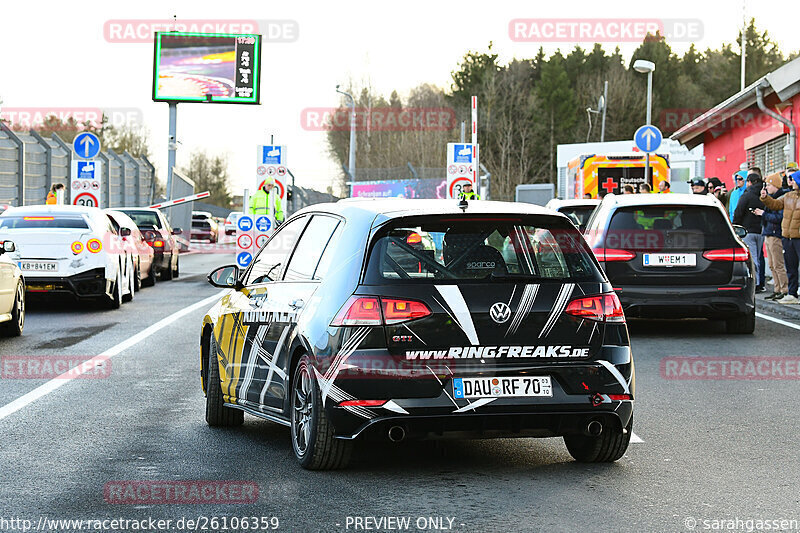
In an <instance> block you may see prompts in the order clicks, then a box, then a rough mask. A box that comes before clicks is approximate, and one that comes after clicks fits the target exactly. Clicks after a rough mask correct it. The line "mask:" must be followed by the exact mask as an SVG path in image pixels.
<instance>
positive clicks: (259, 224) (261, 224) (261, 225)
mask: <svg viewBox="0 0 800 533" xmlns="http://www.w3.org/2000/svg"><path fill="white" fill-rule="evenodd" d="M271 227H272V221H271V220H270V219H269V217H265V216H263V215H262V216H260V217H258V218H257V219H256V229H257V230H258V231H261V232H264V231H269V228H271Z"/></svg>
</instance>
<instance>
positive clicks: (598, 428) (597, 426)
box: [586, 420, 603, 437]
mask: <svg viewBox="0 0 800 533" xmlns="http://www.w3.org/2000/svg"><path fill="white" fill-rule="evenodd" d="M602 432H603V424H601V423H600V422H599V421H598V420H592V421H591V422H589V423H588V424H587V425H586V434H587V435H589V436H590V437H599V436H600V434H601V433H602Z"/></svg>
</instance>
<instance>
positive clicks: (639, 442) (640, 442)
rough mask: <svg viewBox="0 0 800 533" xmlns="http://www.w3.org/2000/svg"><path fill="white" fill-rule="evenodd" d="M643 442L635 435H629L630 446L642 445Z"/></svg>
mask: <svg viewBox="0 0 800 533" xmlns="http://www.w3.org/2000/svg"><path fill="white" fill-rule="evenodd" d="M643 442H644V441H643V440H642V438H641V437H640V436H639V435H637V434H636V433H631V444H642V443H643Z"/></svg>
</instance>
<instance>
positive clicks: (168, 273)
mask: <svg viewBox="0 0 800 533" xmlns="http://www.w3.org/2000/svg"><path fill="white" fill-rule="evenodd" d="M171 279H172V256H170V257H169V262H168V263H167V266H165V267H164V270H162V271H161V281H169V280H171Z"/></svg>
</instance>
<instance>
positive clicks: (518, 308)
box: [200, 199, 634, 469]
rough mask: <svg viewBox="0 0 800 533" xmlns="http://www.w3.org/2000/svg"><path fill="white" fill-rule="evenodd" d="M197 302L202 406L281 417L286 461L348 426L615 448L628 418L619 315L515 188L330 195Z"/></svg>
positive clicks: (568, 235)
mask: <svg viewBox="0 0 800 533" xmlns="http://www.w3.org/2000/svg"><path fill="white" fill-rule="evenodd" d="M209 281H210V282H211V283H212V284H213V285H215V286H218V287H223V288H227V289H229V290H227V291H226V292H225V293H224V295H223V296H222V297H221V298H220V301H219V302H218V303H217V304H216V305H214V307H213V308H212V309H211V310H210V311H209V312H208V314H207V315H206V316H205V318H204V321H203V324H202V331H201V339H200V343H201V357H200V364H201V375H202V382H203V388H204V391H205V393H206V420H207V422H208V423H209V424H210V425H212V426H233V425H238V424H241V423H242V421H243V414H244V413H249V414H250V415H254V416H257V417H262V418H266V419H268V420H271V421H274V422H276V423H279V424H284V425H286V426H289V428H290V430H289V431H290V435H291V442H292V446H293V449H294V453H295V455H296V457H297V460H298V461H299V463H300V464H301V465H302V466H303V467H305V468H309V469H330V468H340V467H343V466H344V465H345V464H346V463H347V461H348V458H349V455H350V451H351V448H352V445H353V441H354V440H355V439H382V440H389V441H402V440H404V439H431V438H487V437H563V438H564V441H565V443H566V446H567V449H568V450H569V452H570V453H571V454H572V456H573V457H574V458H575V459H576V460H578V461H585V462H609V461H615V460H617V459H619V458H620V457H622V455H623V454H624V453H625V450H626V449H627V447H628V443H629V441H630V438H631V428H632V424H633V399H634V368H633V359H632V357H631V350H630V343H629V339H628V331H627V327H626V324H625V317H624V315H623V312H622V307H621V305H620V302H619V299H618V298H617V295H616V294H615V293H614V290H613V288H612V286H611V285H610V284H609V283H608V281H607V279H606V278H605V275H604V274H603V272H602V270H601V269H600V267H599V265H598V263H597V260H596V259H595V257H594V256H593V254H592V252H591V250H590V249H589V247H588V246H587V244H586V242H585V241H584V239H583V238H582V236H581V235H580V233H579V232H578V231H577V230H576V229H575V226H574V225H573V224H572V223H571V222H570V221H569V219H568V218H567V217H566V216H564V215H561V214H557V213H554V212H552V211H549V210H545V209H543V208H539V207H536V206H532V205H527V204H518V203H503V202H488V201H477V202H475V201H473V202H469V203H468V204H467V203H461V204H460V203H459V202H458V201H456V200H393V199H392V200H344V201H340V202H338V203H336V204H322V205H315V206H313V207H310V208H307V209H304V210H302V211H300V212H298V213H296V214H295V215H294V216H292V217H291V218H290V219H288V220H287V221H286V223H285V224H283V225H282V226H281V227H280V228H279V229H278V230H277V232H276V233H275V234H274V235H273V236H272V237H271V239H270V240H269V241H268V242H267V243H266V244H265V245H264V247H263V248H262V249H261V250H260V252H259V253H258V255H257V256H256V257H255V258H254V260H253V262H252V263H251V264H250V266H249V267H248V268H247V269H245V270H240V269H238V268H236V267H235V266H227V267H221V268H219V269H217V270H215V271H214V272H212V273H211V274H210V275H209Z"/></svg>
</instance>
